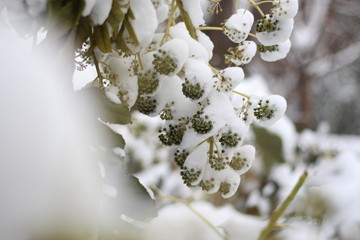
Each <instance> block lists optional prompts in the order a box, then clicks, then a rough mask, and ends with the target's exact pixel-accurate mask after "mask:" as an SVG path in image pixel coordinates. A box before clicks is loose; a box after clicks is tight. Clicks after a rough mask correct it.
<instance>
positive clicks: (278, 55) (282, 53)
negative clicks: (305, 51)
mask: <svg viewBox="0 0 360 240" xmlns="http://www.w3.org/2000/svg"><path fill="white" fill-rule="evenodd" d="M276 47H277V49H276V50H274V51H265V52H260V57H261V59H262V60H264V61H267V62H275V61H278V60H280V59H283V58H285V57H286V55H287V54H288V52H289V51H290V48H291V42H290V40H289V39H288V40H286V41H285V42H283V43H279V44H276Z"/></svg>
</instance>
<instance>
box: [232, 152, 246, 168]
mask: <svg viewBox="0 0 360 240" xmlns="http://www.w3.org/2000/svg"><path fill="white" fill-rule="evenodd" d="M229 166H230V167H231V168H232V169H234V170H241V169H243V168H244V167H249V163H248V160H247V159H246V158H242V157H241V154H240V153H239V152H237V153H235V154H234V156H233V157H232V158H231V161H230V163H229Z"/></svg>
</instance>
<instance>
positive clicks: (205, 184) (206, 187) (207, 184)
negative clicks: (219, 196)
mask: <svg viewBox="0 0 360 240" xmlns="http://www.w3.org/2000/svg"><path fill="white" fill-rule="evenodd" d="M214 181H215V179H214V178H210V179H206V180H201V182H200V183H199V187H201V189H202V190H203V191H210V190H211V189H213V188H214V187H215V184H214Z"/></svg>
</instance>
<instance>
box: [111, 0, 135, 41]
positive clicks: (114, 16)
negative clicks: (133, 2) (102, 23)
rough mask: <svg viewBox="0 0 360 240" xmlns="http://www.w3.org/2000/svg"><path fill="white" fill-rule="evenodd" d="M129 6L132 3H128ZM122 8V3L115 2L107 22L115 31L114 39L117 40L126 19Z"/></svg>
mask: <svg viewBox="0 0 360 240" xmlns="http://www.w3.org/2000/svg"><path fill="white" fill-rule="evenodd" d="M127 5H130V3H128V4H127ZM121 8H122V5H121V4H120V1H119V0H114V1H113V3H112V6H111V11H110V13H109V17H108V18H107V20H106V22H107V23H109V24H110V26H111V28H112V29H113V39H116V37H117V35H118V33H119V30H120V28H121V25H122V22H123V20H124V18H125V14H124V13H123V11H122V10H121Z"/></svg>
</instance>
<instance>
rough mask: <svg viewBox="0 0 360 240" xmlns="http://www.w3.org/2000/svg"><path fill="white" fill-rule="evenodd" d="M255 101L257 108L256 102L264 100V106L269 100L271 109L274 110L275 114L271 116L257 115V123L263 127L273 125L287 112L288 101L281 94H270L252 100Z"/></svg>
mask: <svg viewBox="0 0 360 240" xmlns="http://www.w3.org/2000/svg"><path fill="white" fill-rule="evenodd" d="M252 101H253V102H254V103H255V105H254V106H255V108H256V107H258V106H259V105H258V106H257V105H256V104H257V103H259V102H260V101H262V106H263V105H264V103H266V102H267V101H268V102H269V103H268V104H269V107H268V109H270V110H271V111H273V114H271V117H269V118H267V117H256V118H255V119H256V120H257V124H259V125H260V126H262V127H269V126H271V125H273V124H274V123H275V122H276V121H278V120H279V119H280V118H281V117H282V116H283V115H284V113H285V110H286V107H287V103H286V100H285V98H283V97H282V96H280V95H270V96H265V97H260V98H257V99H254V100H252Z"/></svg>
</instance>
